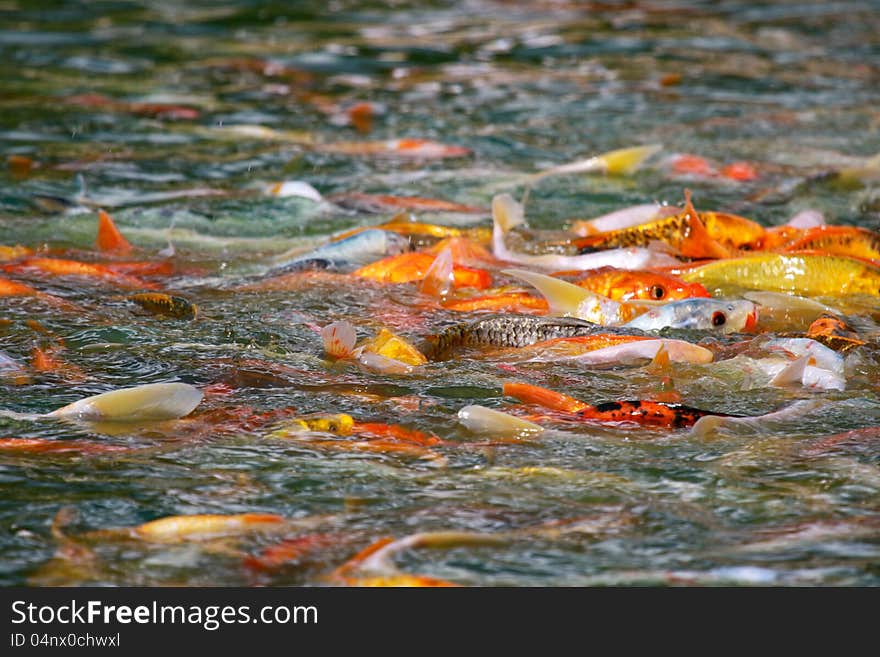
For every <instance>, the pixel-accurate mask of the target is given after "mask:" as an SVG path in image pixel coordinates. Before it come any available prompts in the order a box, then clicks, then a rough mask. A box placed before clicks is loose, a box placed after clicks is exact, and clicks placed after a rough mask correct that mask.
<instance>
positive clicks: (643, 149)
mask: <svg viewBox="0 0 880 657" xmlns="http://www.w3.org/2000/svg"><path fill="white" fill-rule="evenodd" d="M662 148H663V145H662V144H649V145H647V146H633V147H630V148H620V149H617V150H614V151H608V152H607V153H603V154H602V155H599V156H597V159H599V160H601V161H602V163H603V164H604V165H605V171H606V172H607V173H610V174H614V175H624V176H625V175H627V174H630V173H632V172H633V171H635V170H636V169H638V168H639V167H640V166H642V163H643V162H644V161H645V160H647V159H648V158H649V157H651V156H652V155H654V154H655V153H658V152H659V151H660V150H661V149H662Z"/></svg>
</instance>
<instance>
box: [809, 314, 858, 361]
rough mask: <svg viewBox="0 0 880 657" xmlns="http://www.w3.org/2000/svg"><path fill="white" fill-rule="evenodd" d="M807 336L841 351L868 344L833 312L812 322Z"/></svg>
mask: <svg viewBox="0 0 880 657" xmlns="http://www.w3.org/2000/svg"><path fill="white" fill-rule="evenodd" d="M807 337H808V338H811V339H813V340H816V341H817V342H820V343H821V344H823V345H825V346H826V347H829V348H831V349H833V350H834V351H840V352H845V351H849V350H850V349H853V348H854V347H859V346H861V345H863V344H866V343H865V341H864V340H862V339H861V338H859V336H858V334H857V333H856V332H855V331H853V330H852V329H851V328H850V327H849V325H847V324H846V322H844V321H843V320H842V319H840V318H839V317H836V316H834V315H831V314H823V315H822V316H821V317H819V318H818V319H817V320H816V321H814V322H813V323H812V324H810V327H809V328H808V329H807Z"/></svg>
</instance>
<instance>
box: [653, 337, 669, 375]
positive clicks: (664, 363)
mask: <svg viewBox="0 0 880 657" xmlns="http://www.w3.org/2000/svg"><path fill="white" fill-rule="evenodd" d="M671 362H672V361H671V360H670V358H669V351H667V349H666V343H665V342H663V343H661V344H660V348H659V349H657V353H656V354H654V358H653V359H651V363H650V365H649V366H648V367H650V368H651V369H652V371H656V372H665V371H667V370H668V369H669V367H670V365H671Z"/></svg>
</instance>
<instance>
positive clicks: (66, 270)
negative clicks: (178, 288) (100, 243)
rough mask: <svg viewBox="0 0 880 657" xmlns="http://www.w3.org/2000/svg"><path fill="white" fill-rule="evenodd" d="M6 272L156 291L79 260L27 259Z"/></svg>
mask: <svg viewBox="0 0 880 657" xmlns="http://www.w3.org/2000/svg"><path fill="white" fill-rule="evenodd" d="M2 268H3V269H4V270H6V271H13V272H22V271H29V270H30V271H32V270H37V271H41V272H45V273H48V274H54V275H56V276H82V277H85V278H98V279H101V280H104V281H107V282H108V283H110V284H112V285H117V286H119V287H126V288H146V289H156V288H157V286H156V285H154V284H153V283H148V282H146V281H143V280H141V279H139V278H136V277H134V276H128V275H126V274H119V273H116V272H114V271H113V270H112V269H110V268H109V267H105V266H103V265H96V264H92V263H88V262H80V261H78V260H63V259H61V258H39V257H32V258H25V259H24V260H22V261H21V262H18V263H15V264H12V265H4V266H3V267H2Z"/></svg>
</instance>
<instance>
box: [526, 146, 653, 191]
mask: <svg viewBox="0 0 880 657" xmlns="http://www.w3.org/2000/svg"><path fill="white" fill-rule="evenodd" d="M662 148H663V146H662V145H661V144H650V145H647V146H632V147H628V148H620V149H617V150H613V151H608V152H607V153H602V154H601V155H596V156H593V157H589V158H586V159H583V160H577V161H575V162H568V163H566V164H560V165H557V166H555V167H551V168H549V169H545V170H543V171H539V172H537V173H533V174H530V175H529V177H528V178H527V182H529V183H531V184H534V183H535V182H537V181H538V180H541V179H543V178H547V177H549V176H560V175H568V174H573V173H604V174H609V175H628V174H630V173H632V172H633V171H635V170H636V169H638V168H639V167H640V166H642V164H643V163H644V162H645V160H647V159H648V158H649V157H651V156H652V155H655V154H656V153H659V152H660V150H662Z"/></svg>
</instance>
